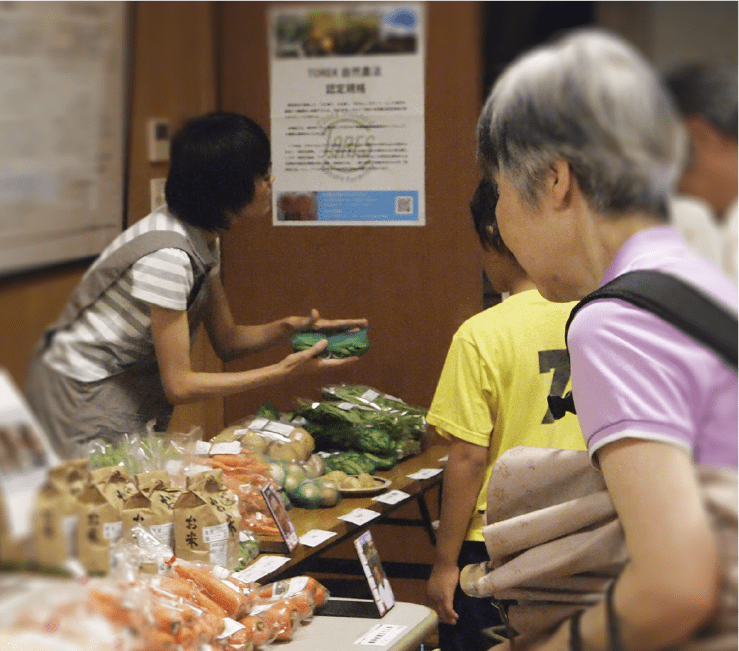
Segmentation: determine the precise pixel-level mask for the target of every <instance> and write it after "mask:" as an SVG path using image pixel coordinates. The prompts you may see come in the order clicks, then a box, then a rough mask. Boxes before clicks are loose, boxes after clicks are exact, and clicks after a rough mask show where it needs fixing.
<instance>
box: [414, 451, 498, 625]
mask: <svg viewBox="0 0 739 651" xmlns="http://www.w3.org/2000/svg"><path fill="white" fill-rule="evenodd" d="M487 459H488V449H487V448H486V447H482V446H480V445H475V444H473V443H468V442H467V441H463V440H461V439H458V438H454V437H452V444H451V446H450V448H449V460H448V461H447V464H446V469H445V470H444V484H443V490H442V500H441V515H440V517H439V530H438V532H437V539H436V557H435V559H434V567H433V569H432V571H431V577H430V578H429V581H428V585H427V591H428V595H429V598H430V600H431V605H432V607H433V608H434V610H436V612H437V614H438V615H439V619H440V620H441V621H442V622H444V623H446V624H456V622H457V613H456V612H454V608H453V605H452V602H453V599H454V590H455V588H456V587H457V583H458V582H459V567H458V566H457V560H458V558H459V552H460V550H461V548H462V543H463V542H464V537H465V534H466V533H467V527H468V526H469V523H470V519H471V517H472V515H473V513H474V511H475V504H476V503H477V496H478V495H479V493H480V488H481V487H482V482H483V480H484V478H485V468H486V467H487Z"/></svg>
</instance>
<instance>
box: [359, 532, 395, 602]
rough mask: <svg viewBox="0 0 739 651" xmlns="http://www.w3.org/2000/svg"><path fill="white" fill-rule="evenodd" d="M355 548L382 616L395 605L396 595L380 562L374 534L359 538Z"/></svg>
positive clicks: (366, 534)
mask: <svg viewBox="0 0 739 651" xmlns="http://www.w3.org/2000/svg"><path fill="white" fill-rule="evenodd" d="M354 547H355V548H356V550H357V556H359V562H360V563H361V564H362V569H363V570H364V574H365V576H366V577H367V582H368V583H369V587H370V591H371V592H372V598H373V599H374V601H375V604H376V605H377V609H378V611H379V612H380V615H384V614H385V613H386V612H387V611H388V610H390V609H391V608H392V607H393V606H394V605H395V595H394V594H393V589H392V587H391V586H390V581H388V578H387V576H386V575H385V570H384V569H383V567H382V562H381V561H380V554H379V553H378V552H377V548H376V547H375V543H374V541H373V540H372V534H371V533H370V532H369V531H365V532H364V533H363V534H362V535H361V536H359V538H356V539H355V540H354Z"/></svg>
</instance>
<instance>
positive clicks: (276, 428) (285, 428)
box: [262, 420, 295, 438]
mask: <svg viewBox="0 0 739 651" xmlns="http://www.w3.org/2000/svg"><path fill="white" fill-rule="evenodd" d="M262 429H263V430H264V431H265V432H272V433H274V434H280V435H282V436H285V437H288V438H289V437H290V434H292V433H293V430H294V429H295V426H294V425H288V424H286V423H278V422H277V421H275V420H271V421H269V423H268V424H267V425H266V426H265V427H263V428H262Z"/></svg>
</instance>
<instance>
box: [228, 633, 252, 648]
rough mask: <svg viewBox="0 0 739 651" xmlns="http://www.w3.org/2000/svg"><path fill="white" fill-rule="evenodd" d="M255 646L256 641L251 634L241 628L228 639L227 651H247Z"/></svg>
mask: <svg viewBox="0 0 739 651" xmlns="http://www.w3.org/2000/svg"><path fill="white" fill-rule="evenodd" d="M253 646H254V641H253V640H252V637H251V632H250V631H248V630H247V629H246V628H240V629H239V630H238V631H236V632H235V633H234V634H233V635H232V636H231V637H229V638H228V646H227V647H226V649H227V651H237V649H238V650H239V651H241V650H242V649H243V650H244V651H246V650H247V649H251V648H253Z"/></svg>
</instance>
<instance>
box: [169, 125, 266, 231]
mask: <svg viewBox="0 0 739 651" xmlns="http://www.w3.org/2000/svg"><path fill="white" fill-rule="evenodd" d="M270 164H271V152H270V146H269V138H267V134H266V133H265V132H264V130H263V129H262V127H260V126H259V125H258V124H257V123H256V122H254V121H253V120H250V119H249V118H247V117H245V116H243V115H240V114H238V113H228V112H222V111H218V112H213V113H207V114H205V115H201V116H199V117H196V118H193V119H192V120H190V121H188V122H187V123H186V124H185V125H184V126H183V127H182V129H180V130H179V131H178V132H177V133H176V134H175V136H174V138H173V139H172V144H171V146H170V170H169V174H168V175H167V183H166V185H165V188H164V194H165V196H166V199H167V205H168V207H169V209H170V211H171V212H172V213H173V214H174V215H176V216H177V217H178V218H179V219H181V220H182V221H184V222H187V223H188V224H191V225H193V226H197V227H199V228H203V229H205V230H209V231H212V230H216V229H219V228H221V229H226V228H228V227H229V225H230V223H231V220H230V219H229V217H228V216H229V215H230V214H233V213H238V212H240V211H241V210H243V209H244V207H245V206H246V205H247V204H249V202H251V201H252V199H253V198H254V188H255V178H256V177H258V176H266V175H267V174H268V173H269V171H270Z"/></svg>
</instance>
